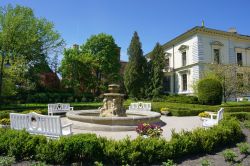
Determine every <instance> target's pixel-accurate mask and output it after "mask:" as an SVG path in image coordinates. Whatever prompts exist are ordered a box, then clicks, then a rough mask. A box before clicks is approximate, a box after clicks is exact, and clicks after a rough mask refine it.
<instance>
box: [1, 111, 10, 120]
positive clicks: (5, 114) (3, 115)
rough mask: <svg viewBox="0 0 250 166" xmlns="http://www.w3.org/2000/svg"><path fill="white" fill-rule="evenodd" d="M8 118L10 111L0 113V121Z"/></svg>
mask: <svg viewBox="0 0 250 166" xmlns="http://www.w3.org/2000/svg"><path fill="white" fill-rule="evenodd" d="M4 118H7V119H8V118H10V111H0V119H4Z"/></svg>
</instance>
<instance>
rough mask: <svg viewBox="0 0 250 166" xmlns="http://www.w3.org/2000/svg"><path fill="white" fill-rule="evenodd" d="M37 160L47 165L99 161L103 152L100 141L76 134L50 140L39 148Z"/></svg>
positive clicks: (94, 136) (91, 136)
mask: <svg viewBox="0 0 250 166" xmlns="http://www.w3.org/2000/svg"><path fill="white" fill-rule="evenodd" d="M38 149H39V151H40V152H39V154H38V159H39V160H42V161H46V162H48V163H54V164H59V163H70V162H79V161H84V162H88V161H97V160H98V161H99V160H100V159H102V156H103V151H102V146H101V141H100V140H99V139H98V138H97V136H96V135H94V134H78V135H73V136H71V137H61V138H60V139H59V140H51V141H49V142H48V143H47V144H46V145H45V146H44V145H42V146H39V148H38Z"/></svg>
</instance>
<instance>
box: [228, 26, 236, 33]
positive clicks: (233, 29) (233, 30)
mask: <svg viewBox="0 0 250 166" xmlns="http://www.w3.org/2000/svg"><path fill="white" fill-rule="evenodd" d="M228 32H230V33H235V34H236V33H237V30H236V28H235V27H232V28H229V29H228Z"/></svg>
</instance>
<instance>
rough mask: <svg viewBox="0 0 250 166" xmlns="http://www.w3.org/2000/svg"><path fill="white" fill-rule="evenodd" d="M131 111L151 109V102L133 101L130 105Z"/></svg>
mask: <svg viewBox="0 0 250 166" xmlns="http://www.w3.org/2000/svg"><path fill="white" fill-rule="evenodd" d="M128 110H129V111H151V103H144V102H137V103H131V104H130V106H129V107H128Z"/></svg>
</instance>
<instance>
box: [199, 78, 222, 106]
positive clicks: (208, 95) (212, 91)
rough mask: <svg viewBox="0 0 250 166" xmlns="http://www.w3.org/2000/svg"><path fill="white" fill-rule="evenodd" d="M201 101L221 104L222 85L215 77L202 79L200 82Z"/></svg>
mask: <svg viewBox="0 0 250 166" xmlns="http://www.w3.org/2000/svg"><path fill="white" fill-rule="evenodd" d="M198 98H199V102H201V103H202V104H208V105H217V104H221V101H222V86H221V83H220V82H219V81H217V80H215V79H202V80H200V81H199V83H198Z"/></svg>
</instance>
